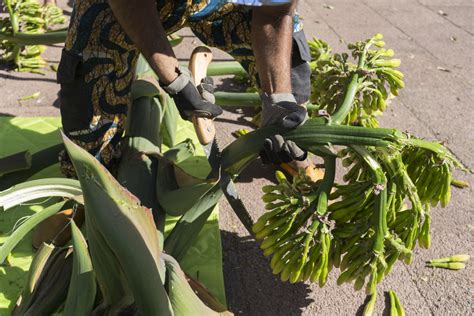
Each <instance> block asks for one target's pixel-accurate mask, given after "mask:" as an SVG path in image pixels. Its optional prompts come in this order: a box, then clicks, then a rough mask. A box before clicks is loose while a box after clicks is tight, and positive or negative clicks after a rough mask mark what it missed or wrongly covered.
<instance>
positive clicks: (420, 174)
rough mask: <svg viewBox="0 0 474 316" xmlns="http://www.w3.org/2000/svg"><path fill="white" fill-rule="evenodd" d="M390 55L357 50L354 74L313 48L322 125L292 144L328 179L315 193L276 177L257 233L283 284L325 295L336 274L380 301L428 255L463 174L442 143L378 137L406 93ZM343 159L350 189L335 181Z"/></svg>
mask: <svg viewBox="0 0 474 316" xmlns="http://www.w3.org/2000/svg"><path fill="white" fill-rule="evenodd" d="M384 45H385V43H384V42H383V41H382V35H380V34H377V35H376V36H374V37H373V38H371V39H368V40H366V41H363V42H357V43H355V44H350V45H349V46H348V48H349V49H350V50H351V55H352V57H353V58H354V59H355V60H356V62H357V63H356V64H352V63H350V62H349V55H348V54H334V55H333V54H331V50H330V48H329V46H328V45H327V44H326V43H324V42H323V41H320V40H314V41H313V42H311V43H310V46H311V48H312V51H313V58H314V61H313V62H312V67H313V95H312V101H313V102H315V106H316V109H315V110H314V111H312V115H313V117H315V118H313V119H311V120H309V121H308V122H307V123H306V124H305V126H303V127H302V128H300V129H298V130H297V131H294V132H291V133H289V134H287V137H289V138H290V139H292V140H293V141H295V142H296V143H297V144H298V145H300V146H302V147H304V148H306V149H307V150H309V151H310V152H312V153H313V154H315V155H317V156H320V157H321V158H323V159H324V167H325V175H324V178H323V179H322V180H321V181H318V182H316V183H313V182H311V181H309V179H307V178H306V177H305V175H303V174H301V175H299V176H296V177H293V180H289V179H286V178H285V176H284V175H283V174H282V173H279V172H277V179H278V184H276V185H271V186H266V187H264V188H263V192H264V195H263V197H262V199H263V201H264V202H265V203H266V210H268V211H267V212H266V213H265V214H264V215H262V216H261V217H260V218H259V220H258V221H257V222H256V224H255V225H254V227H253V229H254V233H255V234H256V238H257V239H258V240H261V245H260V246H261V248H262V249H263V250H264V254H265V255H267V256H268V255H272V259H271V267H272V270H273V273H274V274H279V275H280V277H281V279H282V281H287V280H289V281H290V282H298V281H306V280H310V281H311V282H318V283H319V285H320V286H324V284H325V283H326V281H327V276H328V273H330V272H331V270H332V269H333V268H334V267H336V268H339V269H340V274H339V277H338V279H337V283H338V284H342V283H345V282H352V283H353V284H354V288H355V289H356V290H359V289H361V288H363V287H364V286H366V289H367V293H368V294H374V293H375V289H376V285H377V284H378V283H380V282H381V281H382V279H383V278H384V277H385V276H386V275H387V274H388V273H390V271H391V269H392V267H393V265H394V264H395V262H397V260H402V261H404V262H405V263H407V264H409V263H411V262H412V260H413V254H412V250H413V249H414V247H415V245H416V244H417V242H418V245H419V246H420V247H422V248H428V247H430V244H431V237H430V222H431V216H430V208H431V207H435V206H437V205H441V206H442V207H445V206H446V205H447V204H448V202H449V200H450V197H451V180H452V172H453V170H454V169H455V168H460V169H463V166H462V165H461V164H460V163H459V161H458V160H457V159H456V158H455V157H454V156H453V155H452V154H451V153H450V152H449V151H448V150H447V149H446V148H445V147H443V146H442V145H441V144H440V143H438V142H431V141H427V140H423V139H418V138H416V137H414V136H411V135H408V134H405V133H401V132H399V131H397V130H394V129H386V128H378V121H377V116H378V115H380V114H381V113H382V112H383V111H384V110H385V108H386V105H387V102H388V101H389V99H390V98H393V97H395V96H396V95H397V94H398V91H399V89H401V88H403V86H404V84H403V81H402V79H403V75H402V73H401V72H399V71H398V70H395V69H394V68H396V67H398V66H399V65H400V61H399V60H397V59H390V58H392V57H393V55H394V52H393V51H392V50H390V49H385V48H383V47H384ZM244 137H245V136H243V137H241V138H239V140H240V139H242V138H244ZM333 145H341V147H342V149H341V147H337V148H336V147H334V146H333ZM336 159H341V160H342V165H343V167H344V169H343V170H341V171H342V172H343V173H344V177H343V178H344V182H343V183H335V181H334V179H335V173H336Z"/></svg>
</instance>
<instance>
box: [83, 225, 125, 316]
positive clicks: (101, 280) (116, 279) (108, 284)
mask: <svg viewBox="0 0 474 316" xmlns="http://www.w3.org/2000/svg"><path fill="white" fill-rule="evenodd" d="M90 217H91V216H86V231H87V239H88V242H89V251H90V253H91V258H92V265H93V267H94V273H95V276H96V278H97V283H98V285H99V287H100V292H101V295H102V298H103V302H102V304H101V308H109V307H110V306H111V305H114V304H117V303H118V302H121V301H123V300H127V301H129V302H133V295H132V294H131V292H130V289H129V288H128V284H127V281H126V280H125V276H124V275H123V271H122V268H121V267H120V265H119V262H118V259H117V257H116V256H115V254H114V253H113V251H112V249H111V248H110V247H109V245H108V244H107V242H106V241H105V240H104V238H103V236H102V235H101V233H100V227H98V226H97V225H95V224H94V223H93V221H92V219H91V218H90ZM100 315H102V314H100Z"/></svg>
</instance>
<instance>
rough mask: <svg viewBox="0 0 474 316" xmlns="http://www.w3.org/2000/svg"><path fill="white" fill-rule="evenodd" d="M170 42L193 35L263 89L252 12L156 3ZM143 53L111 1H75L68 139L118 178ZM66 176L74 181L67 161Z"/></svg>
mask: <svg viewBox="0 0 474 316" xmlns="http://www.w3.org/2000/svg"><path fill="white" fill-rule="evenodd" d="M156 3H157V10H158V12H159V14H160V16H161V20H162V23H163V26H164V28H165V30H166V31H167V33H168V34H171V33H174V32H176V31H178V30H179V29H181V28H183V27H190V28H191V29H192V31H193V32H194V33H195V35H196V36H197V37H198V38H199V39H200V40H202V41H203V42H204V43H205V44H206V45H209V46H212V47H217V48H220V49H222V50H224V51H226V52H228V53H229V54H230V55H232V56H233V57H234V58H235V59H236V60H237V61H239V62H240V63H241V64H242V66H243V67H244V68H245V69H246V70H247V71H248V73H249V75H250V77H251V78H252V79H253V81H254V82H256V77H257V73H256V68H255V58H254V55H253V53H252V48H251V41H250V39H251V36H250V27H251V17H252V8H251V7H249V6H242V5H236V4H232V3H227V2H223V1H220V0H217V1H209V0H176V1H172V0H157V1H156ZM138 53H139V52H138V50H137V49H136V47H135V46H134V44H133V43H132V41H131V40H130V38H128V36H127V35H126V34H125V32H124V30H123V29H122V28H121V26H120V25H119V23H118V22H117V20H116V18H115V16H114V14H113V12H112V10H111V8H110V7H109V5H108V3H107V1H104V0H76V1H75V3H74V9H73V12H72V16H71V22H70V26H69V32H68V36H67V39H66V44H65V49H64V50H63V54H62V57H61V62H60V65H59V68H58V82H59V83H60V84H61V91H60V100H61V118H62V124H63V128H64V131H65V133H66V134H67V135H68V136H69V137H70V139H72V140H73V141H74V142H75V143H77V144H79V145H80V146H81V147H83V148H85V149H86V150H88V151H89V152H90V153H91V154H92V155H94V156H95V157H96V158H97V159H98V160H99V161H100V162H101V163H103V164H104V165H105V166H106V167H107V168H109V170H111V171H112V172H113V169H114V166H116V165H117V163H116V162H117V160H118V159H119V158H120V140H121V137H122V134H123V131H124V124H125V120H126V114H127V108H128V106H129V105H130V104H131V102H132V100H131V94H130V88H131V83H132V80H133V76H134V69H135V64H136V61H137V57H138ZM60 160H61V166H62V171H63V172H64V173H65V174H66V175H67V176H74V169H73V168H72V165H71V163H70V161H69V159H68V157H67V155H66V154H63V155H61V157H60Z"/></svg>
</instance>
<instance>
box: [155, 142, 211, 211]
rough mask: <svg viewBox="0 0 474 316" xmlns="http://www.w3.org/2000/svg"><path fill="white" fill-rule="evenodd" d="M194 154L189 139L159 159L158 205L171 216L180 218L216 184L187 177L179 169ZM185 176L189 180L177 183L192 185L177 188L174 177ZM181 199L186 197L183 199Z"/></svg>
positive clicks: (157, 180) (157, 179)
mask: <svg viewBox="0 0 474 316" xmlns="http://www.w3.org/2000/svg"><path fill="white" fill-rule="evenodd" d="M194 154H195V147H194V145H193V143H192V141H191V140H190V139H187V140H185V141H184V142H182V143H179V144H178V145H176V146H175V147H173V148H171V149H169V150H168V151H167V152H166V153H165V154H164V155H163V158H162V159H160V163H159V166H158V172H157V177H156V190H157V196H158V197H159V203H160V205H161V206H162V207H163V209H164V210H165V211H166V213H167V214H169V215H171V216H181V215H183V214H184V213H186V212H188V211H189V210H190V209H192V208H193V207H194V206H195V205H196V203H198V201H199V200H201V199H202V198H203V197H204V196H205V195H206V194H207V193H208V192H209V191H210V190H211V189H212V188H213V187H214V186H215V184H216V180H209V181H207V180H206V181H204V180H201V179H197V178H195V177H193V176H191V175H188V174H187V173H186V172H185V171H184V170H182V169H181V168H180V167H179V165H178V164H179V163H181V162H183V161H186V160H187V159H189V158H190V157H192V156H193V155H194ZM177 174H179V175H181V176H182V175H186V176H187V177H189V179H186V181H179V182H180V183H181V184H183V183H184V182H189V183H194V184H192V185H188V186H185V187H179V186H178V183H177V182H178V181H177V180H178V179H177V178H176V175H177ZM183 197H186V198H185V199H183Z"/></svg>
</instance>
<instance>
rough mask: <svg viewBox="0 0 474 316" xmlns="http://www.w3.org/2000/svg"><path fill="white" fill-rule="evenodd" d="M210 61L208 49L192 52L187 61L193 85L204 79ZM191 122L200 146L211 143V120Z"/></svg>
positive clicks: (197, 119)
mask: <svg viewBox="0 0 474 316" xmlns="http://www.w3.org/2000/svg"><path fill="white" fill-rule="evenodd" d="M211 61H212V52H211V50H210V49H209V48H207V47H205V46H199V47H196V48H195V49H194V50H193V52H192V54H191V58H190V60H189V70H190V71H191V76H192V78H193V81H194V84H195V85H199V84H200V83H201V81H202V79H204V78H206V74H207V67H208V66H209V64H210V63H211ZM192 121H193V125H194V129H195V131H196V134H197V136H198V139H199V142H200V143H201V145H207V144H209V143H210V142H212V140H213V139H214V137H215V135H216V129H215V127H214V123H213V122H212V119H210V118H206V117H198V116H194V117H193V119H192Z"/></svg>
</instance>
